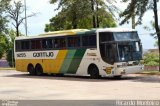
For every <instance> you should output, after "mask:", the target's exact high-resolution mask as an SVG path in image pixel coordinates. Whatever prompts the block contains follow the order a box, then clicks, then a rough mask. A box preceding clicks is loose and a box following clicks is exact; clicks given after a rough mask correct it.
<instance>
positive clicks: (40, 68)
mask: <svg viewBox="0 0 160 106" xmlns="http://www.w3.org/2000/svg"><path fill="white" fill-rule="evenodd" d="M35 70H36V75H38V76H41V75H43V68H42V66H41V65H40V64H37V65H36V68H35Z"/></svg>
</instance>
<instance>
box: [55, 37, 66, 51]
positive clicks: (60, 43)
mask: <svg viewBox="0 0 160 106" xmlns="http://www.w3.org/2000/svg"><path fill="white" fill-rule="evenodd" d="M54 48H60V49H64V48H66V39H65V38H55V39H54Z"/></svg>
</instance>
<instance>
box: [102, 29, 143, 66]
mask: <svg viewBox="0 0 160 106" xmlns="http://www.w3.org/2000/svg"><path fill="white" fill-rule="evenodd" d="M99 36H100V37H99V41H100V53H101V57H102V59H103V60H104V61H105V62H107V63H110V64H113V63H114V62H127V61H136V60H140V59H142V47H141V43H140V40H139V37H138V34H137V32H100V34H99Z"/></svg>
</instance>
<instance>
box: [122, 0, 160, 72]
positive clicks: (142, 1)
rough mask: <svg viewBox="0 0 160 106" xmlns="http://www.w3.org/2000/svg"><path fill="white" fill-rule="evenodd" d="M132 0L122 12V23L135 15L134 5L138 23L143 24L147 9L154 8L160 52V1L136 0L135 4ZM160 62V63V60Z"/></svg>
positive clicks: (124, 0)
mask: <svg viewBox="0 0 160 106" xmlns="http://www.w3.org/2000/svg"><path fill="white" fill-rule="evenodd" d="M122 1H123V2H128V1H130V0H122ZM132 2H133V0H132ZM132 2H130V3H129V4H128V7H127V8H126V9H125V10H124V12H123V13H121V14H120V16H121V17H124V19H123V20H122V22H121V24H124V23H125V22H127V21H128V20H129V19H130V18H131V17H132V16H133V14H132V12H133V11H132V10H133V7H134V12H135V16H137V17H138V20H137V21H136V24H142V17H143V15H144V14H145V12H146V11H147V10H152V11H153V13H154V23H155V26H154V28H155V31H156V34H155V35H156V36H157V38H158V47H159V53H160V28H159V25H158V11H157V3H158V2H159V0H134V3H135V4H134V3H132ZM133 5H134V6H133ZM153 36H154V34H153ZM159 63H160V61H159ZM159 65H160V64H159ZM159 70H160V68H159Z"/></svg>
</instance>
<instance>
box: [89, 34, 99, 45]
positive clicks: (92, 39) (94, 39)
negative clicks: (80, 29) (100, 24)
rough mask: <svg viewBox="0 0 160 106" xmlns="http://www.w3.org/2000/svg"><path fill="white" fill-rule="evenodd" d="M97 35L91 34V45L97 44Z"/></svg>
mask: <svg viewBox="0 0 160 106" xmlns="http://www.w3.org/2000/svg"><path fill="white" fill-rule="evenodd" d="M96 41H97V40H96V35H94V36H89V46H96Z"/></svg>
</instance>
